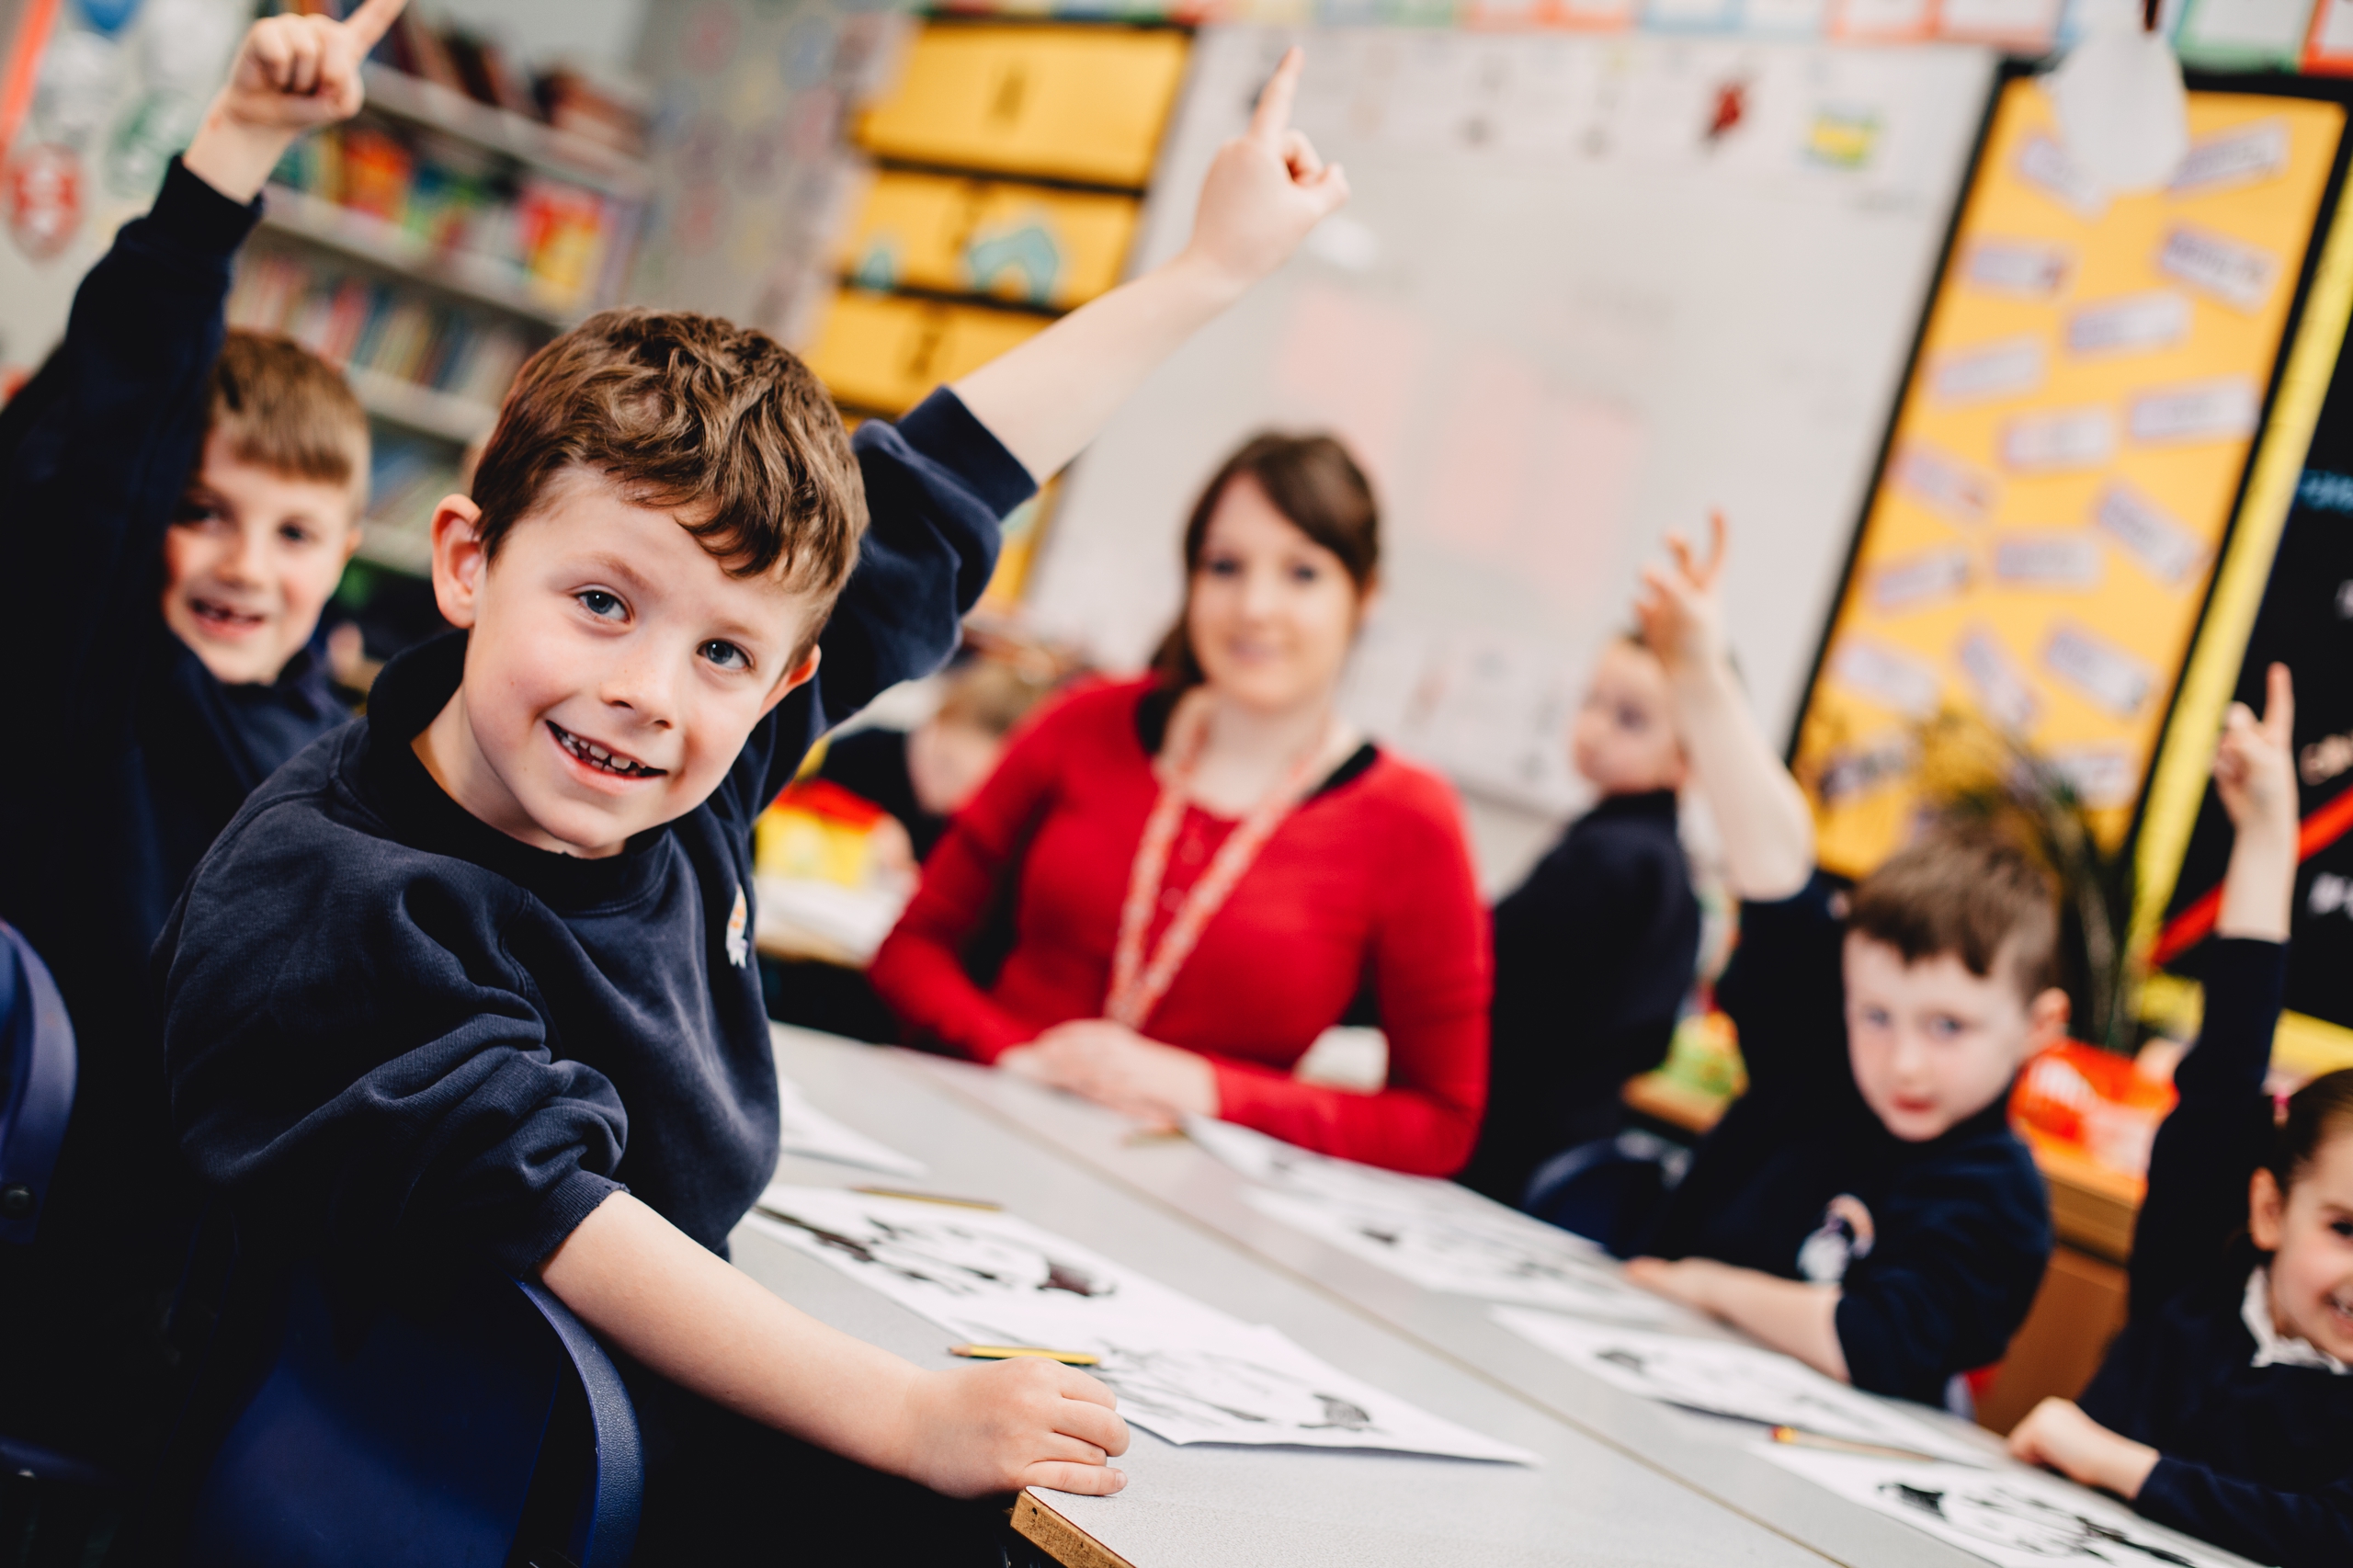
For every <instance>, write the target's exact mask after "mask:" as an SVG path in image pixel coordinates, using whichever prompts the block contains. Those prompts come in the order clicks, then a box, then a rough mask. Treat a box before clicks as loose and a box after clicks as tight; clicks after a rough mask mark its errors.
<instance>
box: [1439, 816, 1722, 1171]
mask: <svg viewBox="0 0 2353 1568" xmlns="http://www.w3.org/2000/svg"><path fill="white" fill-rule="evenodd" d="M1675 823H1676V800H1675V793H1674V791H1673V790H1656V791H1654V792H1652V793H1648V794H1642V795H1617V796H1612V797H1610V798H1608V799H1607V800H1604V801H1602V802H1601V803H1600V804H1598V805H1597V806H1595V807H1594V808H1593V810H1591V811H1590V812H1586V814H1585V815H1584V816H1581V817H1579V818H1578V819H1577V820H1576V821H1575V822H1574V823H1572V824H1569V830H1568V831H1567V832H1566V833H1564V834H1563V835H1561V841H1560V843H1558V844H1556V845H1554V846H1552V850H1551V851H1550V852H1549V853H1548V854H1546V855H1545V857H1544V858H1543V859H1541V860H1540V861H1538V862H1537V865H1536V869H1534V870H1532V871H1530V872H1529V874H1528V880H1527V881H1523V882H1521V883H1520V884H1519V886H1518V887H1517V888H1515V889H1514V890H1512V892H1510V893H1508V894H1506V896H1505V898H1504V900H1503V902H1502V903H1498V904H1496V905H1495V999H1494V1001H1493V1003H1492V1004H1490V1006H1489V1008H1488V1015H1487V1016H1488V1025H1489V1030H1490V1033H1489V1039H1490V1040H1491V1041H1492V1042H1493V1043H1492V1045H1491V1047H1490V1054H1489V1058H1488V1061H1489V1066H1488V1080H1487V1119H1486V1123H1485V1125H1484V1126H1483V1127H1482V1128H1481V1129H1480V1130H1479V1146H1478V1149H1477V1150H1476V1151H1475V1152H1474V1153H1472V1156H1471V1163H1470V1164H1469V1165H1467V1166H1465V1167H1464V1168H1463V1171H1462V1174H1461V1176H1458V1177H1457V1178H1456V1179H1457V1180H1459V1181H1461V1182H1462V1183H1463V1184H1464V1185H1466V1186H1469V1187H1476V1188H1477V1189H1478V1190H1480V1191H1481V1192H1483V1193H1485V1194H1487V1196H1489V1197H1490V1198H1494V1199H1499V1200H1501V1201H1503V1202H1506V1203H1518V1201H1519V1200H1520V1199H1521V1197H1522V1196H1523V1195H1524V1193H1525V1192H1526V1189H1527V1187H1528V1178H1529V1176H1531V1175H1533V1174H1534V1172H1535V1170H1536V1167H1537V1166H1538V1165H1540V1164H1542V1163H1543V1162H1544V1161H1545V1160H1546V1159H1549V1158H1550V1157H1551V1156H1552V1155H1554V1154H1557V1153H1560V1152H1561V1151H1562V1150H1563V1149H1567V1148H1570V1147H1573V1146H1574V1145H1576V1144H1579V1143H1584V1142H1589V1141H1591V1140H1593V1139H1596V1138H1606V1137H1608V1135H1609V1134H1610V1133H1612V1132H1615V1131H1617V1130H1618V1128H1619V1125H1620V1121H1621V1120H1622V1117H1623V1112H1622V1108H1621V1107H1620V1103H1619V1099H1618V1091H1619V1088H1620V1085H1623V1084H1624V1083H1625V1081H1626V1080H1627V1079H1629V1078H1631V1077H1632V1076H1633V1075H1634V1074H1637V1073H1647V1072H1649V1071H1650V1070H1651V1069H1652V1068H1654V1067H1655V1066H1657V1065H1658V1064H1659V1062H1662V1061H1663V1060H1665V1056H1666V1048H1667V1042H1668V1041H1669V1040H1671V1039H1673V1037H1674V1034H1675V1019H1676V1015H1677V1012H1678V1011H1679V1010H1680V1008H1681V1007H1682V1005H1683V997H1684V994H1686V993H1687V992H1688V991H1689V990H1690V989H1691V973H1692V966H1693V964H1694V963H1695V962H1696V961H1697V960H1698V959H1699V898H1698V896H1697V895H1695V894H1694V893H1693V892H1692V891H1691V871H1690V868H1689V866H1688V864H1687V863H1686V861H1685V860H1684V858H1683V844H1682V840H1681V839H1680V838H1678V837H1677V835H1676V830H1675Z"/></svg>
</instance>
